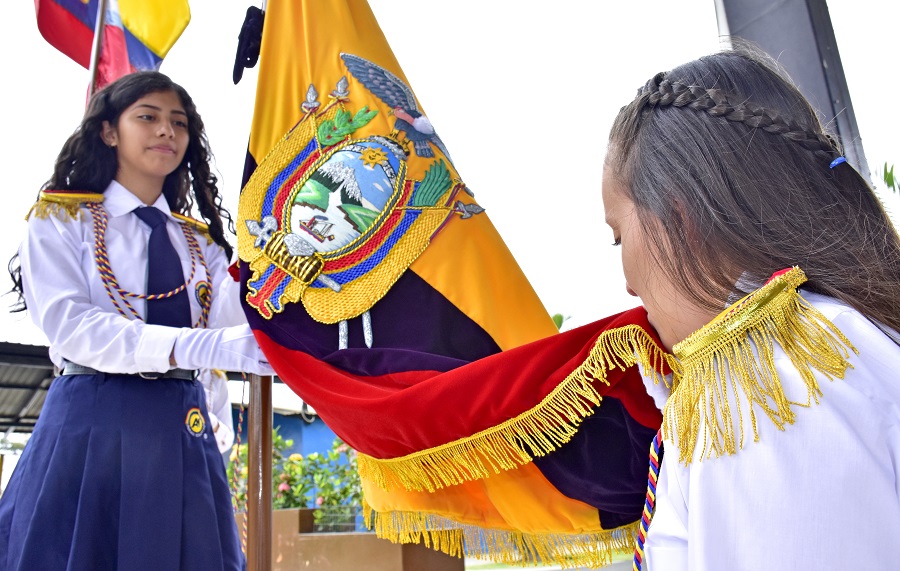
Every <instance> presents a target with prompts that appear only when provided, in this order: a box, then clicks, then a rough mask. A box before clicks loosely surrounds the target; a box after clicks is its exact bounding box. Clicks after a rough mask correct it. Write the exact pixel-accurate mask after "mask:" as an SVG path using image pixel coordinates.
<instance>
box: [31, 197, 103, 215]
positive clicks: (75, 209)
mask: <svg viewBox="0 0 900 571" xmlns="http://www.w3.org/2000/svg"><path fill="white" fill-rule="evenodd" d="M103 198H104V196H103V195H102V194H101V193H99V192H73V191H69V190H42V191H41V194H40V196H39V197H38V200H37V202H35V203H34V204H33V205H32V206H31V208H30V209H29V210H28V214H26V215H25V220H28V219H29V218H31V215H32V214H34V215H35V216H37V217H38V218H40V219H46V218H48V217H49V216H51V215H52V216H55V217H56V218H59V219H60V220H62V221H66V220H69V219H72V220H78V219H79V218H80V217H81V207H82V205H85V204H89V203H92V202H103Z"/></svg>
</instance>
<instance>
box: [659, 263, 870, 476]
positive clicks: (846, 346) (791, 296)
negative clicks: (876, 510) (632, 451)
mask: <svg viewBox="0 0 900 571" xmlns="http://www.w3.org/2000/svg"><path fill="white" fill-rule="evenodd" d="M805 281H806V275H805V274H804V273H803V270H801V269H800V268H798V267H794V268H793V269H791V270H790V271H788V272H787V273H785V274H783V275H781V276H779V277H777V278H775V279H774V280H772V281H771V282H769V283H768V284H766V285H765V286H763V287H762V288H760V289H758V290H757V291H755V292H753V293H751V294H750V295H748V296H746V297H745V298H744V299H742V300H741V301H738V302H737V303H735V304H734V305H732V306H731V307H730V308H728V309H727V310H726V311H724V312H723V313H722V314H721V315H719V316H718V317H717V318H716V319H714V320H713V321H712V322H710V323H709V324H708V325H706V326H704V327H703V328H702V329H700V330H698V331H696V332H695V333H693V334H692V335H691V336H689V337H688V338H687V339H685V340H684V341H682V342H681V343H678V344H677V345H675V347H673V351H674V353H675V356H676V357H677V358H678V360H679V361H680V367H678V368H676V369H675V374H674V379H673V382H672V386H673V390H672V396H671V397H670V398H669V399H668V401H667V402H666V406H665V410H664V412H663V414H664V418H663V434H664V435H665V436H666V437H667V438H672V437H674V439H675V441H676V442H677V444H678V451H679V460H680V461H681V462H683V463H685V464H688V463H690V462H691V460H692V458H693V456H694V453H695V450H696V448H697V446H698V444H700V446H701V448H700V450H701V454H700V459H701V460H702V459H703V458H704V457H718V456H721V455H724V454H735V453H736V452H737V450H738V449H740V448H743V445H744V438H745V435H744V423H743V416H742V415H743V414H744V413H746V414H748V415H749V417H750V425H751V426H752V429H753V441H754V442H758V441H759V432H758V430H757V411H756V409H760V410H762V412H763V413H765V415H766V416H768V417H769V419H770V420H771V421H772V422H773V423H774V424H775V426H777V427H778V429H779V430H784V427H785V425H786V424H793V422H794V419H795V412H794V411H793V410H792V409H791V407H792V406H803V407H808V406H811V404H812V402H815V403H816V404H818V403H819V397H820V396H821V395H822V391H821V389H820V388H819V383H818V381H817V380H816V378H815V376H814V374H813V372H814V371H818V372H820V373H822V374H823V375H824V376H825V377H826V378H827V379H828V380H834V379H835V378H839V379H842V378H843V377H844V373H845V371H846V370H847V368H848V367H852V365H851V364H850V362H849V357H850V351H853V352H857V351H856V349H855V348H854V347H853V345H852V344H851V343H850V341H849V340H848V339H847V338H846V337H845V336H844V334H843V333H841V332H840V331H839V330H838V329H837V328H836V327H835V326H834V324H833V323H831V322H830V321H829V320H828V319H827V318H826V317H825V316H824V315H822V314H821V313H820V312H819V311H818V310H817V309H815V308H814V307H813V306H812V305H810V304H809V303H808V302H807V301H806V300H804V299H803V298H802V297H801V296H800V294H799V292H798V291H797V287H798V286H799V285H800V284H802V283H803V282H805ZM775 343H777V344H778V345H779V346H780V347H781V349H782V350H783V351H784V352H785V353H786V354H787V356H788V358H790V360H791V363H792V364H793V366H794V367H795V368H796V369H797V371H798V372H799V373H800V376H801V378H802V379H803V381H804V383H805V384H806V389H807V401H806V403H797V402H791V401H789V400H788V399H787V397H786V396H785V393H784V387H783V386H782V384H781V379H780V378H779V376H778V372H777V369H776V368H775V362H774V350H775V348H774V346H775ZM679 369H680V370H679ZM742 399H746V401H748V402H749V406H745V408H746V411H744V410H741V406H742V404H745V403H742ZM732 407H733V408H734V410H732ZM735 417H737V423H736V422H735ZM736 424H737V426H736ZM701 442H702V443H701Z"/></svg>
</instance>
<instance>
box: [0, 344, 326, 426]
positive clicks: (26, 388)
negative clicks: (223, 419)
mask: <svg viewBox="0 0 900 571" xmlns="http://www.w3.org/2000/svg"><path fill="white" fill-rule="evenodd" d="M54 378H55V371H54V366H53V362H52V361H51V360H50V356H49V353H48V348H47V347H46V346H43V345H30V344H29V345H26V344H21V343H12V342H5V341H0V432H7V433H8V432H31V431H32V430H33V429H34V424H35V423H36V422H37V419H38V415H40V412H41V408H42V407H43V406H44V399H45V398H46V397H47V390H48V389H49V388H50V383H52V382H53V379H54ZM228 378H229V383H228V389H229V390H228V392H229V397H230V400H231V403H232V405H240V404H241V400H242V399H243V400H244V402H245V403H246V401H247V399H248V398H249V391H245V390H244V388H245V387H244V386H243V383H242V382H241V380H240V379H241V375H240V373H228ZM272 408H273V410H274V411H275V412H277V413H279V414H285V415H291V414H315V411H314V410H312V408H310V407H309V406H308V405H304V403H303V400H302V399H300V397H298V396H297V395H296V394H294V393H293V392H292V391H291V390H290V389H289V388H288V386H287V385H285V384H284V383H282V382H281V381H279V380H277V379H276V381H275V383H274V385H273V386H272Z"/></svg>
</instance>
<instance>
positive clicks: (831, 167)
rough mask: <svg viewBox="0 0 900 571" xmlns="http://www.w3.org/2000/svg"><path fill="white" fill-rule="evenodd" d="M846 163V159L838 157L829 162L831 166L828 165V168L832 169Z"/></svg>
mask: <svg viewBox="0 0 900 571" xmlns="http://www.w3.org/2000/svg"><path fill="white" fill-rule="evenodd" d="M846 162H847V159H846V158H844V157H838V158H836V159H834V160H833V161H831V164H830V165H828V168H830V169H833V168H834V167H836V166H838V165H839V164H841V163H846Z"/></svg>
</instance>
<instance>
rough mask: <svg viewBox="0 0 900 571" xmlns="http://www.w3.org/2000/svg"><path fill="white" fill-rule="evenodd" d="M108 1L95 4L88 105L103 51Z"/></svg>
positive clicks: (101, 0) (92, 93)
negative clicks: (95, 19) (95, 21)
mask: <svg viewBox="0 0 900 571" xmlns="http://www.w3.org/2000/svg"><path fill="white" fill-rule="evenodd" d="M107 2H108V0H100V1H99V2H98V3H97V4H98V5H97V23H96V25H95V26H94V43H93V44H92V45H91V68H90V72H91V83H90V85H89V86H88V98H87V100H88V103H90V101H91V97H93V96H94V90H95V89H96V87H97V64H98V63H99V61H100V52H101V51H103V27H104V26H105V24H106V6H107Z"/></svg>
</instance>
